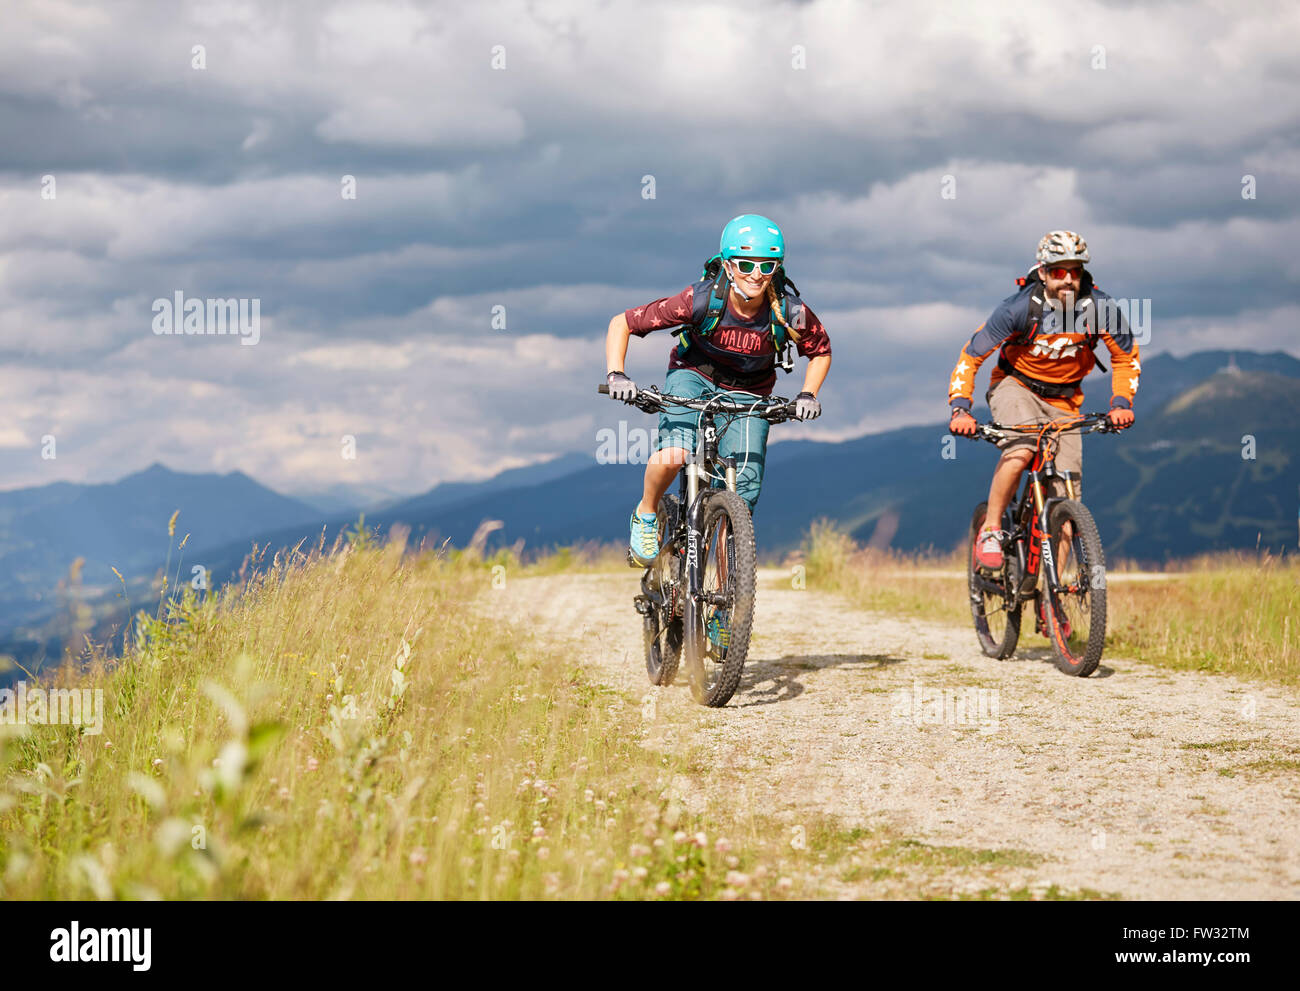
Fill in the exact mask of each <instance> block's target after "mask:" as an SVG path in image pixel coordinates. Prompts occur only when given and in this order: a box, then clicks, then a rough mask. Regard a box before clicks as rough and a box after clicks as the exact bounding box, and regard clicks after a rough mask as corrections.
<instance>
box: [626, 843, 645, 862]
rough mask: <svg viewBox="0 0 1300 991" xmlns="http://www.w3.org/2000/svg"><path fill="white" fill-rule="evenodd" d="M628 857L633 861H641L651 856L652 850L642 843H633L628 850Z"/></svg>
mask: <svg viewBox="0 0 1300 991" xmlns="http://www.w3.org/2000/svg"><path fill="white" fill-rule="evenodd" d="M627 855H628V856H629V857H631V858H632V859H633V860H639V859H640V858H641V857H648V856H650V848H649V847H648V846H642V845H641V844H640V843H633V844H632V845H631V846H630V847H628V848H627Z"/></svg>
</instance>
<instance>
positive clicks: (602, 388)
mask: <svg viewBox="0 0 1300 991" xmlns="http://www.w3.org/2000/svg"><path fill="white" fill-rule="evenodd" d="M596 391H597V392H599V393H600V394H601V395H602V396H608V395H609V386H607V385H598V386H596Z"/></svg>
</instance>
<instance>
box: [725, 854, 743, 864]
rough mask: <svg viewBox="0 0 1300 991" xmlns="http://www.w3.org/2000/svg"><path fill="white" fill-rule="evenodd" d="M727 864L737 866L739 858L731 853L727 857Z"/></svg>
mask: <svg viewBox="0 0 1300 991" xmlns="http://www.w3.org/2000/svg"><path fill="white" fill-rule="evenodd" d="M727 866H728V867H739V866H740V858H739V857H737V856H736V855H735V854H734V853H733V854H732V855H731V856H730V857H728V858H727Z"/></svg>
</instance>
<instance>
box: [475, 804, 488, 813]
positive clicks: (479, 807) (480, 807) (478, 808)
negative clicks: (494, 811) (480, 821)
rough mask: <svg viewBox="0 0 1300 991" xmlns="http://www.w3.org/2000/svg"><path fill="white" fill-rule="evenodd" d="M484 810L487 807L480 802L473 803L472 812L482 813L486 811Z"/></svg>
mask: <svg viewBox="0 0 1300 991" xmlns="http://www.w3.org/2000/svg"><path fill="white" fill-rule="evenodd" d="M486 808H487V806H486V805H484V804H483V803H482V802H475V803H474V811H475V812H482V811H483V810H484V809H486Z"/></svg>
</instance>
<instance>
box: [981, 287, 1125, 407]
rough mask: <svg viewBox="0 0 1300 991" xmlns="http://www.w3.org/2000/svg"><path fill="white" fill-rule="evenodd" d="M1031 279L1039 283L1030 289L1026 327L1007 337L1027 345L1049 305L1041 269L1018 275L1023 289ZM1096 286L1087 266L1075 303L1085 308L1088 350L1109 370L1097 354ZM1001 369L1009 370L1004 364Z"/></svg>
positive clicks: (1011, 341)
mask: <svg viewBox="0 0 1300 991" xmlns="http://www.w3.org/2000/svg"><path fill="white" fill-rule="evenodd" d="M1031 282H1036V283H1038V285H1036V286H1034V288H1033V289H1031V290H1030V293H1029V312H1028V314H1027V315H1026V317H1025V328H1024V330H1023V331H1021V333H1019V334H1016V335H1015V336H1014V337H1012V338H1011V340H1010V341H1008V342H1007V343H1010V344H1022V345H1028V344H1029V343H1030V342H1031V341H1033V339H1034V335H1035V334H1037V333H1038V327H1039V324H1041V323H1042V322H1043V307H1044V306H1045V305H1046V300H1047V294H1046V292H1045V291H1044V290H1043V283H1042V279H1041V278H1040V277H1039V275H1038V270H1037V269H1031V270H1030V272H1029V274H1028V275H1023V276H1021V277H1020V278H1018V279H1016V285H1018V286H1020V288H1021V289H1024V287H1025V286H1027V285H1029V284H1030V283H1031ZM1096 288H1098V287H1097V285H1096V284H1095V283H1094V282H1093V281H1092V273H1090V272H1089V271H1088V270H1087V269H1084V270H1083V278H1082V279H1081V280H1080V282H1079V296H1078V298H1077V300H1076V303H1075V305H1076V307H1078V308H1081V309H1083V310H1084V311H1085V312H1084V314H1083V320H1084V328H1085V330H1084V333H1085V334H1086V335H1087V338H1086V343H1087V346H1088V350H1090V351H1092V352H1093V358H1094V359H1095V360H1096V362H1097V367H1098V368H1100V369H1101V370H1102V371H1103V372H1106V371H1109V370H1110V369H1108V368H1107V367H1106V364H1105V362H1103V361H1102V360H1101V359H1100V358H1098V357H1097V354H1096V347H1097V342H1098V341H1099V340H1100V339H1101V338H1100V336H1099V334H1098V332H1097V328H1096V323H1097V320H1096V307H1095V306H1093V299H1092V291H1093V290H1094V289H1096ZM1001 363H1002V359H1001V357H999V358H998V365H999V367H1001ZM1002 370H1003V371H1006V369H1005V368H1004V369H1002ZM1008 374H1010V372H1008ZM1016 378H1021V376H1019V375H1017V376H1016ZM1022 381H1023V379H1022ZM1080 381H1082V380H1080ZM1026 384H1028V383H1026ZM1077 387H1078V386H1077V385H1076V386H1074V387H1072V388H1071V389H1070V390H1069V391H1068V392H1066V393H1064V395H1067V396H1069V395H1073V393H1074V389H1075V388H1077ZM1035 391H1036V390H1035ZM1039 395H1043V396H1048V395H1055V394H1054V393H1047V392H1043V393H1039Z"/></svg>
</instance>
